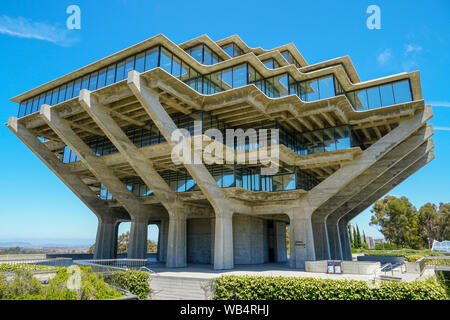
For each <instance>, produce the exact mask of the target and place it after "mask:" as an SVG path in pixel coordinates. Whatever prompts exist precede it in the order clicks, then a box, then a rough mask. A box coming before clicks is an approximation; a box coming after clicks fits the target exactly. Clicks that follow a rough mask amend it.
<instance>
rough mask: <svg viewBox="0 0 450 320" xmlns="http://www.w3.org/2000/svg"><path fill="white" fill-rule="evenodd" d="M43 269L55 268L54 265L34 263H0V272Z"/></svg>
mask: <svg viewBox="0 0 450 320" xmlns="http://www.w3.org/2000/svg"><path fill="white" fill-rule="evenodd" d="M44 269H55V267H50V266H44V265H36V264H26V263H21V264H8V263H0V272H16V271H19V270H28V271H34V270H44Z"/></svg>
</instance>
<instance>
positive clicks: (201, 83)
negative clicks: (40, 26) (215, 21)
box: [18, 45, 412, 117]
mask: <svg viewBox="0 0 450 320" xmlns="http://www.w3.org/2000/svg"><path fill="white" fill-rule="evenodd" d="M235 47H236V46H234V45H233V48H235ZM233 50H235V49H233ZM207 52H208V51H207V50H206V51H205V50H202V61H204V62H205V61H206V60H204V59H205V58H204V57H205V53H206V56H208V53H207ZM233 52H234V51H233ZM193 54H194V53H193ZM195 54H196V56H197V58H199V53H198V51H197V53H195ZM207 59H209V58H207ZM213 59H214V58H213V57H211V60H210V61H211V62H212V61H213ZM206 63H208V61H206ZM157 67H160V68H162V69H164V70H165V71H167V72H168V73H170V74H171V75H173V76H174V77H176V78H178V79H180V80H181V81H183V82H185V83H186V84H188V85H189V86H190V87H191V88H193V89H194V90H197V91H198V92H200V93H202V94H214V93H217V92H221V91H224V90H229V89H232V88H238V87H242V86H245V85H248V84H254V85H255V86H256V87H258V88H259V89H260V90H261V91H262V92H264V93H265V94H266V95H267V96H269V97H271V98H279V97H284V96H286V95H289V94H296V95H298V96H299V97H300V98H301V99H302V100H304V101H316V100H319V99H326V98H329V97H333V96H336V95H339V94H344V93H345V92H344V91H343V89H342V86H341V85H340V84H339V82H338V81H337V79H336V78H335V77H334V75H330V76H325V77H320V78H318V79H312V80H307V81H301V82H297V81H295V80H294V79H293V77H292V76H290V75H289V74H288V73H284V74H281V75H277V76H273V77H270V78H266V79H264V78H263V77H262V76H261V75H260V74H259V73H258V72H257V71H256V70H255V68H253V67H252V66H251V65H250V64H248V63H243V64H240V65H237V66H234V67H230V68H227V69H225V70H220V71H216V72H213V73H211V74H207V75H201V74H200V73H199V72H197V71H196V70H195V69H194V68H192V67H191V66H190V65H189V64H187V63H186V62H184V61H182V60H181V59H180V58H179V57H178V56H177V55H175V54H173V53H172V52H171V51H169V50H167V49H166V48H164V47H163V46H156V47H153V48H150V49H148V50H146V51H145V52H141V53H138V54H136V55H134V56H131V57H128V58H126V59H124V60H122V61H119V62H117V63H115V64H112V65H110V66H107V67H105V68H102V69H101V70H98V71H94V72H92V73H90V74H88V75H85V76H83V77H80V78H78V79H76V80H73V81H70V82H68V83H66V84H63V85H61V86H59V87H57V88H54V89H52V90H49V91H47V92H45V93H42V94H40V95H37V96H35V97H32V98H30V99H28V100H25V101H22V102H21V103H20V105H19V111H18V117H23V116H25V115H28V114H31V113H34V112H37V111H39V110H40V107H41V105H42V104H44V103H45V104H49V105H55V104H57V103H61V102H63V101H66V100H69V99H72V98H74V97H77V96H78V95H79V93H80V90H81V89H89V90H96V89H99V88H102V87H104V86H107V85H110V84H112V83H114V82H118V81H123V80H124V79H125V78H126V77H127V75H128V72H129V71H130V70H133V69H134V70H136V71H138V72H144V71H147V70H151V69H154V68H157ZM346 94H347V97H348V99H349V100H350V101H351V103H352V104H353V106H354V107H355V109H357V110H361V109H363V110H365V109H373V108H379V107H382V106H387V105H390V104H392V103H394V104H398V103H403V102H408V101H412V94H411V87H410V83H409V80H401V81H397V82H393V83H390V84H385V85H380V86H376V87H371V88H367V89H361V90H357V91H352V92H348V93H346Z"/></svg>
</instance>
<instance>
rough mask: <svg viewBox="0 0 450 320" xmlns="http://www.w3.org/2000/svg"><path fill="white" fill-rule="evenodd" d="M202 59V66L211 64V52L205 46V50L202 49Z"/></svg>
mask: <svg viewBox="0 0 450 320" xmlns="http://www.w3.org/2000/svg"><path fill="white" fill-rule="evenodd" d="M203 54H204V57H203V64H206V65H211V64H213V61H212V60H213V57H212V54H213V53H212V52H211V50H210V49H209V48H208V47H206V46H205V49H204V53H203Z"/></svg>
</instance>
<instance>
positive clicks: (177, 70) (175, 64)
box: [172, 56, 181, 77]
mask: <svg viewBox="0 0 450 320" xmlns="http://www.w3.org/2000/svg"><path fill="white" fill-rule="evenodd" d="M180 74H181V60H180V59H178V58H177V57H176V56H173V58H172V75H173V76H174V77H179V76H180Z"/></svg>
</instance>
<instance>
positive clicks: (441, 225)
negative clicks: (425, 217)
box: [436, 202, 450, 241]
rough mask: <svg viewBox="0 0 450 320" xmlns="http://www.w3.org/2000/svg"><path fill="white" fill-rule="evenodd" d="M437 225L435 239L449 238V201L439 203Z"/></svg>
mask: <svg viewBox="0 0 450 320" xmlns="http://www.w3.org/2000/svg"><path fill="white" fill-rule="evenodd" d="M437 225H438V228H437V232H436V237H437V239H436V240H438V241H444V240H450V203H442V202H441V203H440V204H439V211H438V218H437Z"/></svg>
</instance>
